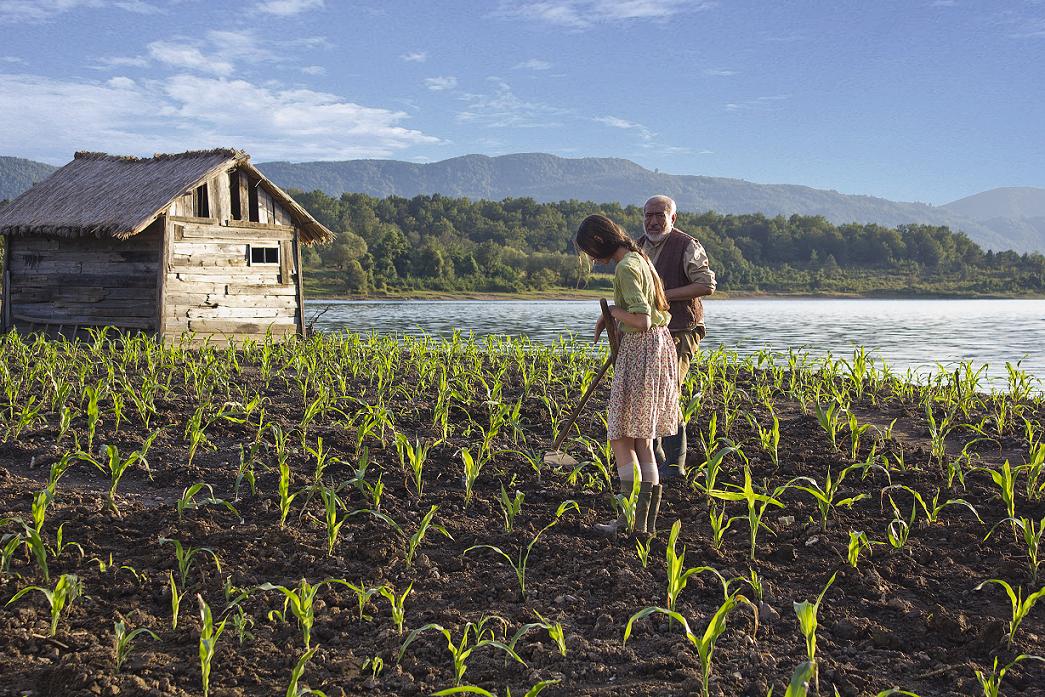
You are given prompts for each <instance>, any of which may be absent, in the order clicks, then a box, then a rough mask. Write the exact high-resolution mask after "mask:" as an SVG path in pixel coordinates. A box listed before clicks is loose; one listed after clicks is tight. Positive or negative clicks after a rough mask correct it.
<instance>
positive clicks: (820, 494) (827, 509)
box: [794, 465, 867, 530]
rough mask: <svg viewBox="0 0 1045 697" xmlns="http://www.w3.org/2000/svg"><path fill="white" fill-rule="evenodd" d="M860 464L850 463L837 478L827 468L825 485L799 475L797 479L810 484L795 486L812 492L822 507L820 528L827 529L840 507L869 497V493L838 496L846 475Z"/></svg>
mask: <svg viewBox="0 0 1045 697" xmlns="http://www.w3.org/2000/svg"><path fill="white" fill-rule="evenodd" d="M856 467H858V465H850V466H849V467H846V468H845V469H843V470H842V472H841V473H840V474H839V475H838V478H837V479H832V477H831V469H830V468H828V470H827V479H825V480H824V484H823V486H821V485H820V483H819V482H817V481H816V480H815V479H813V478H812V477H799V478H798V479H797V480H796V481H805V482H809V485H808V486H805V485H800V484H795V485H794V488H796V489H798V490H799V491H804V492H806V493H807V494H810V495H811V496H812V497H813V498H814V499H815V500H816V506H817V508H818V509H820V529H821V530H827V520H828V518H829V517H830V515H831V513H832V512H833V511H835V510H837V509H839V508H852V507H853V505H854V504H855V503H857V502H858V501H862V500H863V499H866V498H867V494H857V495H856V496H850V497H847V498H838V492H839V489H840V487H841V485H842V482H843V481H845V478H846V475H848V474H849V472H850V471H852V470H853V469H855V468H856Z"/></svg>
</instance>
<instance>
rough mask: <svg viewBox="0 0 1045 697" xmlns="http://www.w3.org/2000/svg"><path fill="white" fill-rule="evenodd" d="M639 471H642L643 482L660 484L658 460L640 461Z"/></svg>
mask: <svg viewBox="0 0 1045 697" xmlns="http://www.w3.org/2000/svg"><path fill="white" fill-rule="evenodd" d="M639 472H641V473H642V482H643V484H645V483H649V484H654V485H655V484H660V472H659V471H658V470H657V463H656V462H649V463H641V462H640V463H639Z"/></svg>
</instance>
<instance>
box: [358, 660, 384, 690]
mask: <svg viewBox="0 0 1045 697" xmlns="http://www.w3.org/2000/svg"><path fill="white" fill-rule="evenodd" d="M367 668H369V669H370V681H369V682H370V686H371V687H373V686H374V683H376V682H377V676H378V675H381V671H383V670H384V669H385V661H384V659H383V658H381V657H380V656H371V657H370V658H368V659H366V660H365V661H363V665H361V666H360V667H359V670H361V671H362V670H366V669H367Z"/></svg>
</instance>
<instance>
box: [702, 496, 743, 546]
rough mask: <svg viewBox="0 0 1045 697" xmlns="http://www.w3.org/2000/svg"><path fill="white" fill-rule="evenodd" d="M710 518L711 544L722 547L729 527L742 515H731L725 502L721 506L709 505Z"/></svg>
mask: <svg viewBox="0 0 1045 697" xmlns="http://www.w3.org/2000/svg"><path fill="white" fill-rule="evenodd" d="M708 519H709V520H710V522H711V546H712V547H714V548H715V549H722V543H723V542H725V537H726V533H727V532H729V528H730V527H732V525H733V523H734V522H735V521H737V520H739V519H740V517H739V516H734V517H732V518H731V517H729V515H727V511H726V504H724V503H723V504H722V507H721V508H719V507H717V506H715V504H711V505H710V506H708Z"/></svg>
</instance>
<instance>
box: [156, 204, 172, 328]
mask: <svg viewBox="0 0 1045 697" xmlns="http://www.w3.org/2000/svg"><path fill="white" fill-rule="evenodd" d="M173 237H174V221H173V220H172V218H171V217H170V216H168V217H167V220H165V221H164V225H163V236H162V237H160V263H159V264H157V266H158V267H159V269H158V270H157V273H156V340H157V341H159V342H160V343H161V344H162V343H163V340H164V332H163V315H164V312H166V304H167V303H166V298H165V296H166V295H167V270H168V269H169V268H170V249H171V247H172V246H173V244H174V240H173Z"/></svg>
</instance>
